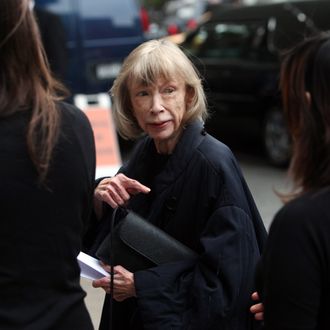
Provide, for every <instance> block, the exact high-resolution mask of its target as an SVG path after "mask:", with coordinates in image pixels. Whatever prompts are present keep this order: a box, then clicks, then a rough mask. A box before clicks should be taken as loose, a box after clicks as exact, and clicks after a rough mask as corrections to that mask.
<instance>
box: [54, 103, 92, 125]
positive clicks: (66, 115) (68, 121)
mask: <svg viewBox="0 0 330 330" xmlns="http://www.w3.org/2000/svg"><path fill="white" fill-rule="evenodd" d="M57 109H58V111H59V112H60V116H61V121H62V125H63V126H69V127H70V128H71V129H78V130H89V131H91V130H92V128H91V124H90V121H89V119H88V117H87V115H86V114H85V113H84V112H83V111H82V110H81V109H79V108H77V107H76V106H75V105H73V104H70V103H66V102H58V103H57Z"/></svg>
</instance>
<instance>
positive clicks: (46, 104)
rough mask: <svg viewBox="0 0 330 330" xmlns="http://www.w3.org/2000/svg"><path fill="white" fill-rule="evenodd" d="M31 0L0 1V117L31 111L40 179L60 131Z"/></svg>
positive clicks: (56, 90)
mask: <svg viewBox="0 0 330 330" xmlns="http://www.w3.org/2000/svg"><path fill="white" fill-rule="evenodd" d="M29 1H30V0H1V1H0V63H1V64H0V86H1V88H0V117H2V118H3V117H6V116H10V115H12V114H14V113H16V112H18V111H27V110H32V111H31V118H30V122H29V125H28V129H27V146H28V151H29V155H30V158H31V160H32V162H33V163H34V165H35V167H36V169H37V171H38V174H39V179H40V180H41V181H43V180H44V179H45V177H46V175H47V172H48V169H49V165H50V160H51V156H52V151H53V148H54V145H55V143H56V140H57V136H58V130H59V121H60V117H59V112H58V111H57V108H56V101H57V100H59V99H61V97H59V96H57V95H65V94H66V90H65V88H64V87H63V86H62V85H61V84H60V83H59V82H58V81H57V80H55V79H54V78H53V77H52V74H51V73H50V70H49V65H48V62H47V59H46V56H45V52H44V49H43V46H42V42H41V37H40V32H39V29H38V26H37V23H36V20H35V17H34V14H33V12H32V10H31V9H30V8H29Z"/></svg>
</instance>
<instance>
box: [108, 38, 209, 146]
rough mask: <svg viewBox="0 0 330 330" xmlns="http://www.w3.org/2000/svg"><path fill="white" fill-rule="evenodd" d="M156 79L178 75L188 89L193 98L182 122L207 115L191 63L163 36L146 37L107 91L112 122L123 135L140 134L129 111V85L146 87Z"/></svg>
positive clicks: (130, 107)
mask: <svg viewBox="0 0 330 330" xmlns="http://www.w3.org/2000/svg"><path fill="white" fill-rule="evenodd" d="M159 78H162V79H165V80H173V79H174V80H177V79H178V78H181V79H182V80H183V81H184V82H185V84H186V88H187V90H189V93H190V92H191V91H192V93H191V94H192V95H193V97H192V99H191V101H190V102H189V104H187V110H186V113H185V115H184V117H183V119H182V125H185V124H187V123H189V122H192V121H194V120H195V119H200V120H202V121H204V120H205V119H206V118H207V106H206V98H205V93H204V90H203V87H202V83H201V79H200V77H199V74H198V72H197V70H196V69H195V67H194V65H193V64H192V62H191V61H190V60H189V59H188V57H187V56H186V55H185V54H184V53H183V51H182V50H181V49H180V48H179V47H178V46H177V45H176V44H174V43H172V42H170V41H168V40H165V39H161V40H149V41H146V42H144V43H143V44H141V45H140V46H138V47H137V48H135V49H134V50H133V51H132V52H131V53H130V54H129V56H128V57H127V58H126V59H125V61H124V63H123V66H122V68H121V71H120V73H119V75H118V77H117V78H116V80H115V82H114V84H113V87H112V88H111V90H110V95H111V97H112V103H113V104H112V106H113V112H114V120H115V124H116V127H117V130H118V132H119V134H120V135H121V136H122V137H123V138H125V139H128V140H134V139H137V138H138V137H139V136H141V134H143V130H142V129H141V128H140V127H139V125H138V123H137V121H136V119H135V117H134V114H133V108H132V104H131V101H130V95H129V88H130V86H131V85H132V84H134V83H143V84H146V85H147V86H150V85H153V84H155V83H156V81H157V79H159Z"/></svg>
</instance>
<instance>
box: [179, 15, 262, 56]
mask: <svg viewBox="0 0 330 330" xmlns="http://www.w3.org/2000/svg"><path fill="white" fill-rule="evenodd" d="M266 38H267V35H266V23H264V22H253V21H249V22H246V23H245V22H244V23H235V22H233V23H231V22H219V23H208V24H204V25H202V26H201V27H200V28H199V30H198V31H197V32H195V33H194V34H193V35H191V36H189V38H188V39H187V42H186V44H185V45H184V46H185V48H186V49H188V50H189V52H190V53H192V54H193V55H195V56H198V57H203V58H209V59H212V58H216V59H242V58H244V59H247V60H248V59H250V60H263V59H264V60H266V59H267V57H268V55H267V53H268V51H267V42H266Z"/></svg>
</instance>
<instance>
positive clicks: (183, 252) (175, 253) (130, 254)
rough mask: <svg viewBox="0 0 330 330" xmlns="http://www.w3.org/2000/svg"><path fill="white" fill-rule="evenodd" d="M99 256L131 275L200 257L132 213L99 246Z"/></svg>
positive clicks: (97, 253) (114, 227)
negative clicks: (139, 271) (119, 266)
mask: <svg viewBox="0 0 330 330" xmlns="http://www.w3.org/2000/svg"><path fill="white" fill-rule="evenodd" d="M113 218H114V217H113ZM112 221H113V219H112ZM96 256H97V257H98V258H99V259H100V260H102V261H103V262H105V263H107V264H109V265H112V266H115V265H121V266H123V267H124V268H126V269H127V270H129V271H131V272H136V271H138V270H143V269H146V268H150V267H153V266H155V265H160V264H164V263H169V262H175V261H181V260H185V259H191V258H196V257H197V254H196V253H195V252H194V251H193V250H191V249H190V248H188V247H187V246H185V245H184V244H182V243H181V242H179V241H178V240H176V239H174V238H173V237H172V236H170V235H168V234H167V233H166V232H164V231H163V230H161V229H159V228H158V227H156V226H154V225H153V224H151V223H150V222H148V221H146V220H145V219H143V218H142V217H140V216H139V215H137V214H136V213H134V212H132V211H129V212H128V213H127V215H126V216H125V217H124V218H123V219H121V220H120V221H119V223H118V224H116V225H115V226H113V228H112V230H111V233H110V234H109V235H108V236H107V237H106V238H105V239H104V240H103V242H102V243H101V245H100V246H99V248H98V250H97V252H96Z"/></svg>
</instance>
